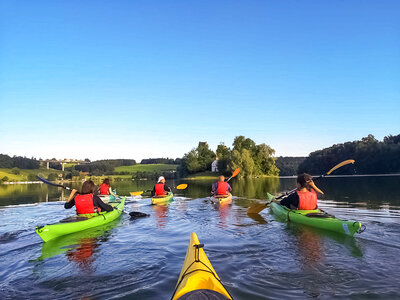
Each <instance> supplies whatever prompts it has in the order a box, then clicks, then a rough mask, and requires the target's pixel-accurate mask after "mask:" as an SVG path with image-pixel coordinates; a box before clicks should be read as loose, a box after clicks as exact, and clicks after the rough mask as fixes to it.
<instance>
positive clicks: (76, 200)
mask: <svg viewBox="0 0 400 300" xmlns="http://www.w3.org/2000/svg"><path fill="white" fill-rule="evenodd" d="M95 191H96V185H95V184H94V182H93V181H91V180H87V181H85V182H84V183H83V184H82V188H81V192H80V193H79V194H77V195H75V194H76V192H77V190H75V189H73V190H72V192H71V195H69V198H68V200H67V202H66V203H65V204H64V208H66V209H70V208H72V207H73V206H75V207H76V213H77V214H78V215H81V214H93V213H99V212H101V211H112V210H113V207H112V206H111V205H108V204H105V203H104V202H103V201H102V200H101V199H100V198H99V197H98V196H96V195H93V193H94V192H95Z"/></svg>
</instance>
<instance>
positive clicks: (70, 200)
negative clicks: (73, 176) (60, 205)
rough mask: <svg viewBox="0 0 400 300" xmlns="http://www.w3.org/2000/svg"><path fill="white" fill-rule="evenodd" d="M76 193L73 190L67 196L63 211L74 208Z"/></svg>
mask: <svg viewBox="0 0 400 300" xmlns="http://www.w3.org/2000/svg"><path fill="white" fill-rule="evenodd" d="M76 192H77V190H75V189H73V190H72V191H71V194H70V195H69V197H68V200H67V202H65V204H64V208H65V209H70V208H72V207H74V205H75V199H74V197H75V194H76Z"/></svg>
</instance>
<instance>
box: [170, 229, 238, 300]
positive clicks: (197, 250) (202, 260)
mask: <svg viewBox="0 0 400 300" xmlns="http://www.w3.org/2000/svg"><path fill="white" fill-rule="evenodd" d="M203 247H204V245H203V244H200V242H199V239H198V238H197V235H196V233H194V232H193V233H192V234H191V236H190V242H189V246H188V248H187V252H186V257H185V261H184V263H183V266H182V270H181V273H180V275H179V279H178V283H177V284H176V287H175V291H174V294H173V296H172V299H173V300H175V299H215V300H218V299H232V296H231V295H229V293H228V291H227V290H226V289H225V287H224V286H223V285H222V283H221V280H220V278H219V277H218V275H217V273H216V272H215V270H214V268H213V267H212V265H211V263H210V261H209V260H208V258H207V256H206V254H205V252H204V250H203ZM201 296H204V297H203V298H202V297H201ZM207 296H208V297H207Z"/></svg>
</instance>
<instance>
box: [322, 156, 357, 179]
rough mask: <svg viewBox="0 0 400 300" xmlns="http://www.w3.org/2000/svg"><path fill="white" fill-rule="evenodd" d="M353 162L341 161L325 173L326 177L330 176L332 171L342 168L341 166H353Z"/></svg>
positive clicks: (352, 160)
mask: <svg viewBox="0 0 400 300" xmlns="http://www.w3.org/2000/svg"><path fill="white" fill-rule="evenodd" d="M354 162H355V160H354V159H348V160H345V161H342V162H341V163H340V164H337V165H336V166H334V167H333V168H332V169H330V170H329V171H328V173H326V175H329V174H331V173H332V172H333V171H335V170H337V169H339V168H340V167H343V166H345V165H348V164H354Z"/></svg>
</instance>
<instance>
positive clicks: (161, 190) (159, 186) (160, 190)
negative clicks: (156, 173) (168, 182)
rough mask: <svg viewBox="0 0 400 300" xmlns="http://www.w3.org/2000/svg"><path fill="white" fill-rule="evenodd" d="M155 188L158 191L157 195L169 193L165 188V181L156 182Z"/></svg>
mask: <svg viewBox="0 0 400 300" xmlns="http://www.w3.org/2000/svg"><path fill="white" fill-rule="evenodd" d="M154 188H155V191H156V196H162V195H166V194H167V193H166V192H165V190H164V183H156V185H155V186H154Z"/></svg>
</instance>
